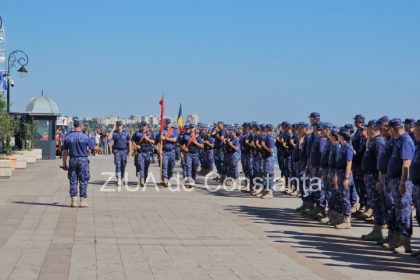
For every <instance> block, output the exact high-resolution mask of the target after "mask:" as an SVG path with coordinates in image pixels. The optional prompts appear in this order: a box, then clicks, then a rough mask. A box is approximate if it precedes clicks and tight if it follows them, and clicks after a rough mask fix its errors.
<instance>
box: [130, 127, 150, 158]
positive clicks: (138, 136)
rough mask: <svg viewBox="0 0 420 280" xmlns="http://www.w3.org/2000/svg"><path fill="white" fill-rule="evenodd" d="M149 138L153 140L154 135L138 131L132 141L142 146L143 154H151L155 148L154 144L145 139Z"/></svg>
mask: <svg viewBox="0 0 420 280" xmlns="http://www.w3.org/2000/svg"><path fill="white" fill-rule="evenodd" d="M144 136H147V137H148V138H150V139H153V135H149V134H148V133H147V132H143V131H137V132H136V133H134V135H133V137H132V140H133V142H135V143H136V144H137V145H139V146H140V149H141V150H140V151H141V152H143V153H147V152H151V151H153V146H152V144H151V143H150V142H149V141H147V140H145V139H144V138H143V137H144Z"/></svg>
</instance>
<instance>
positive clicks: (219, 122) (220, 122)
mask: <svg viewBox="0 0 420 280" xmlns="http://www.w3.org/2000/svg"><path fill="white" fill-rule="evenodd" d="M217 124H218V125H220V124H225V123H224V122H222V121H218V122H217Z"/></svg>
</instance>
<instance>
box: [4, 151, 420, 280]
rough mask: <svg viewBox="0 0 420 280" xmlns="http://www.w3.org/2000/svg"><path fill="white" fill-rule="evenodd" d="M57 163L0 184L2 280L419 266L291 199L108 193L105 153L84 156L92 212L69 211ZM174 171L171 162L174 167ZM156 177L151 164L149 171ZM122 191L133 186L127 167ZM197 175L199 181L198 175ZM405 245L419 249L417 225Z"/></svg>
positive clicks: (372, 273)
mask: <svg viewBox="0 0 420 280" xmlns="http://www.w3.org/2000/svg"><path fill="white" fill-rule="evenodd" d="M59 164H60V161H59V160H55V161H54V160H53V161H39V162H38V163H36V164H30V165H29V166H28V168H27V169H26V170H20V171H17V172H15V174H14V176H13V177H12V178H11V179H3V180H0V190H1V191H0V280H2V279H19V280H20V279H165V280H166V279H194V280H196V279H223V280H225V279H258V280H259V279H311V280H313V279H418V277H419V275H420V262H417V261H416V260H414V259H412V258H410V257H409V256H396V255H393V254H392V253H390V252H387V251H385V250H383V249H381V248H378V247H376V246H374V245H373V244H370V243H365V242H362V241H360V236H361V235H362V234H365V233H367V232H369V230H370V228H371V225H368V224H365V223H362V222H357V221H355V222H354V225H353V229H352V230H351V231H336V230H334V229H332V228H330V227H328V226H324V225H320V224H319V223H317V222H313V221H309V220H307V219H306V218H303V217H302V216H300V215H299V214H297V213H296V212H295V211H294V210H293V209H294V208H296V207H297V206H298V205H299V199H297V198H292V197H290V196H285V195H279V194H276V198H275V199H273V200H268V201H267V200H261V199H256V198H252V197H250V196H249V195H246V194H242V193H240V192H238V191H235V192H226V191H218V192H210V191H209V190H207V189H205V188H204V187H203V186H202V185H198V187H197V188H196V189H195V190H194V191H192V192H187V191H179V192H171V191H169V190H168V189H159V190H156V189H154V188H153V187H148V188H147V189H146V190H145V191H137V192H129V191H127V190H125V189H123V191H121V192H116V191H115V190H116V188H115V182H114V181H112V182H111V183H110V186H109V187H107V188H106V189H107V190H112V191H111V192H109V191H108V192H104V191H101V188H102V185H103V183H104V182H105V181H106V180H107V179H108V177H109V176H107V175H102V174H101V172H112V171H113V161H112V157H110V156H101V157H92V158H91V183H90V185H89V199H88V202H89V204H90V208H87V209H72V208H69V207H68V204H69V202H70V201H69V197H68V182H67V178H66V174H65V173H64V172H62V171H61V170H60V169H59V168H58V165H59ZM177 170H179V168H177ZM151 171H152V173H153V175H154V176H153V177H154V178H156V179H158V177H159V176H158V173H159V168H158V167H157V166H156V165H153V166H152V168H151ZM128 173H129V187H130V188H135V185H136V184H135V177H134V166H133V161H132V159H130V160H129V163H128ZM200 181H203V180H202V178H200ZM413 243H414V244H415V245H416V246H417V247H420V231H419V229H418V228H416V229H415V235H414V238H413Z"/></svg>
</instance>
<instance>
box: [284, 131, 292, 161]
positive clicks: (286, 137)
mask: <svg viewBox="0 0 420 280" xmlns="http://www.w3.org/2000/svg"><path fill="white" fill-rule="evenodd" d="M283 137H284V138H283V139H284V143H285V145H286V146H287V147H289V148H288V149H286V148H284V155H285V157H291V156H292V154H293V146H292V140H293V134H292V133H284V136H283Z"/></svg>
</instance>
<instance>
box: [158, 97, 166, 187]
mask: <svg viewBox="0 0 420 280" xmlns="http://www.w3.org/2000/svg"><path fill="white" fill-rule="evenodd" d="M164 102H165V101H164V95H163V93H162V100H161V104H160V105H161V108H160V145H159V146H160V147H159V165H160V181H161V183H163V139H162V136H163V124H164V120H163V118H164V110H165V109H164V108H165V107H164V106H165V105H164Z"/></svg>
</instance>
